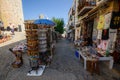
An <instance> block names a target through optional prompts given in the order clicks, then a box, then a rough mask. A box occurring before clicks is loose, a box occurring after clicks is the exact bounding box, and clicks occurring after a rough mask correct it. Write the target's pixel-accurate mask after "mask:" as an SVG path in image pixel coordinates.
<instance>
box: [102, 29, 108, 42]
mask: <svg viewBox="0 0 120 80" xmlns="http://www.w3.org/2000/svg"><path fill="white" fill-rule="evenodd" d="M108 39H109V29H104V30H102V40H108Z"/></svg>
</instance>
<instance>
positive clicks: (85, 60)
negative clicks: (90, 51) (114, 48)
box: [78, 50, 114, 70]
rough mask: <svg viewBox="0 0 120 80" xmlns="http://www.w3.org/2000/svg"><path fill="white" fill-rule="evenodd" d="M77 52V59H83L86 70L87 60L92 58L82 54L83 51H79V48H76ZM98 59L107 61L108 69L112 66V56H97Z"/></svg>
mask: <svg viewBox="0 0 120 80" xmlns="http://www.w3.org/2000/svg"><path fill="white" fill-rule="evenodd" d="M78 53H79V59H80V58H81V57H82V58H83V59H84V69H85V70H86V65H87V61H88V60H89V61H90V60H92V59H91V58H88V57H86V55H85V54H84V52H81V51H80V50H78ZM98 61H109V69H112V67H113V62H114V61H113V57H112V56H108V57H99V58H98Z"/></svg>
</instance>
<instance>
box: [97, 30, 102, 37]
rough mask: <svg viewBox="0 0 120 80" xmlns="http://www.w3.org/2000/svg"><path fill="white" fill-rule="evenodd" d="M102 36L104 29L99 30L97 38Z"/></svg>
mask: <svg viewBox="0 0 120 80" xmlns="http://www.w3.org/2000/svg"><path fill="white" fill-rule="evenodd" d="M101 38H102V30H98V35H97V39H101Z"/></svg>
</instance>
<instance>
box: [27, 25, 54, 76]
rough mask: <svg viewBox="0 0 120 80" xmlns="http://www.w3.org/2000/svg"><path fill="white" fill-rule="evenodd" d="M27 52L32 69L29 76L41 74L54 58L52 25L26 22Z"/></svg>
mask: <svg viewBox="0 0 120 80" xmlns="http://www.w3.org/2000/svg"><path fill="white" fill-rule="evenodd" d="M25 31H26V38H27V47H28V49H27V53H28V56H29V62H30V67H31V70H30V71H29V72H28V73H27V76H41V75H42V73H43V72H44V70H45V66H48V65H49V64H50V63H51V58H52V44H53V43H52V42H53V41H52V33H51V32H52V29H51V25H47V24H36V23H25Z"/></svg>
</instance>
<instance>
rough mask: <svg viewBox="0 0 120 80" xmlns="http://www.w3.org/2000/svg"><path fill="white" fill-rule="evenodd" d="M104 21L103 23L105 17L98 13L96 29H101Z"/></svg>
mask: <svg viewBox="0 0 120 80" xmlns="http://www.w3.org/2000/svg"><path fill="white" fill-rule="evenodd" d="M104 23H105V17H104V15H100V17H99V21H98V25H97V29H98V30H102V29H103V27H104Z"/></svg>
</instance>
